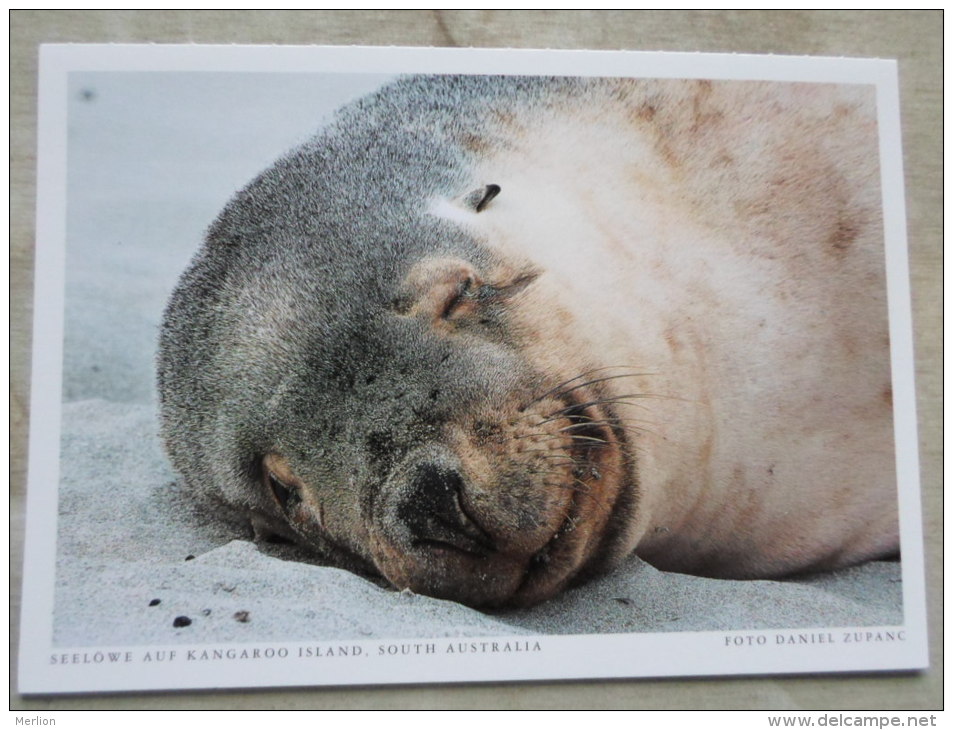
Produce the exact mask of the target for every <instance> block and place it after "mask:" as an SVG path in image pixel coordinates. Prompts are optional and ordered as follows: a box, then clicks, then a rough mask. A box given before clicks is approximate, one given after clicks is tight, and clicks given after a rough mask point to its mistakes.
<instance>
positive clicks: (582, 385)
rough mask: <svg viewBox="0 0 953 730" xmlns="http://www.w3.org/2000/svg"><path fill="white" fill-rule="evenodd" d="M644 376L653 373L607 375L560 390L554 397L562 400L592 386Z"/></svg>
mask: <svg viewBox="0 0 953 730" xmlns="http://www.w3.org/2000/svg"><path fill="white" fill-rule="evenodd" d="M643 375H651V373H645V372H638V373H622V374H621V375H607V376H606V377H604V378H594V379H593V380H587V381H586V382H584V383H579V384H578V385H574V386H573V387H571V388H567V389H566V390H560V391H559V392H558V393H554V394H553V395H555V396H556V397H559V398H561V397H563V396H565V395H568V394H569V393H572V392H573V391H574V390H579V389H580V388H587V387H589V386H591V385H596V384H597V383H605V382H607V381H609V380H618V379H619V378H638V377H640V376H643Z"/></svg>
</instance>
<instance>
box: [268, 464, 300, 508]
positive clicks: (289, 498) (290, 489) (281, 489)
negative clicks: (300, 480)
mask: <svg viewBox="0 0 953 730" xmlns="http://www.w3.org/2000/svg"><path fill="white" fill-rule="evenodd" d="M268 486H269V487H270V488H271V493H272V494H273V495H274V497H275V499H276V500H277V502H278V505H279V506H280V507H281V509H283V510H284V511H285V512H287V511H289V510H291V509H294V508H295V507H296V506H298V504H300V503H301V494H300V493H299V492H298V489H297V488H296V487H294V486H292V485H290V484H286V483H285V482H283V481H281V479H279V478H278V477H276V476H275V475H274V473H273V472H271V471H269V472H268Z"/></svg>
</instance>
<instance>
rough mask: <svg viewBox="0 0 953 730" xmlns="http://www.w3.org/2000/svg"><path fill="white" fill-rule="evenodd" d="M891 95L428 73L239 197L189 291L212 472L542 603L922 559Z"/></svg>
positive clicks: (322, 545)
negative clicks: (594, 593) (904, 424)
mask: <svg viewBox="0 0 953 730" xmlns="http://www.w3.org/2000/svg"><path fill="white" fill-rule="evenodd" d="M877 151H878V146H877V128H876V122H875V116H874V113H873V90H872V88H867V87H863V86H837V85H827V84H794V83H754V82H737V81H712V82H708V81H682V80H673V81H665V80H632V79H568V78H535V77H534V78H520V77H481V76H441V77H415V78H406V79H402V80H399V81H398V82H396V83H394V84H393V85H391V86H389V87H386V88H384V89H382V90H381V91H379V92H377V93H375V94H373V95H371V96H369V97H367V98H365V99H362V100H360V101H357V102H355V103H353V104H351V105H350V106H348V107H346V108H345V109H343V110H342V111H341V112H339V114H338V116H337V117H336V119H335V120H333V122H332V123H331V124H330V125H329V126H327V128H325V129H324V130H323V131H321V132H320V133H319V134H318V135H317V136H316V137H315V138H314V139H313V140H312V141H310V142H308V143H307V144H305V145H304V146H303V147H301V148H300V149H297V150H295V151H293V152H291V153H290V154H288V155H287V156H285V157H284V158H282V159H280V160H279V161H278V162H277V163H275V164H274V165H273V166H272V167H271V168H269V169H268V170H266V171H265V172H264V173H262V174H261V175H260V176H259V177H258V178H257V179H256V180H254V181H253V182H252V183H251V184H249V185H248V186H247V187H246V188H245V189H244V190H242V191H241V192H239V193H238V194H237V195H236V197H235V198H234V199H233V200H232V201H231V202H230V203H229V204H228V206H227V207H226V208H225V209H224V211H223V212H222V213H221V214H220V215H219V217H218V219H217V220H216V221H215V222H214V224H213V225H212V226H211V228H210V230H209V232H208V235H207V239H206V241H205V244H204V247H203V248H202V250H201V252H200V253H199V254H198V256H197V257H196V258H195V260H194V261H193V262H192V264H191V265H190V267H189V268H188V270H187V271H186V272H185V274H184V275H183V277H182V279H181V281H180V283H179V285H178V287H177V289H176V290H175V292H174V294H173V295H172V298H171V300H170V302H169V304H168V307H167V310H166V313H165V319H164V323H163V326H162V331H161V337H160V340H161V341H160V350H159V361H158V390H159V395H160V406H161V417H162V433H163V437H164V440H165V443H166V445H167V449H168V453H169V455H170V457H171V460H172V462H173V464H174V465H175V467H176V468H177V469H178V471H179V472H180V473H181V475H182V478H183V479H184V481H185V483H186V485H187V487H188V489H189V490H191V491H193V492H195V493H196V494H203V495H214V496H215V497H216V498H218V499H219V500H221V502H222V503H223V504H224V505H228V506H229V507H230V508H231V509H233V510H237V511H238V512H239V513H240V514H242V515H244V517H245V518H246V519H248V520H249V521H250V523H251V524H253V525H254V526H255V529H256V532H257V534H258V535H266V534H269V533H270V534H274V535H278V536H283V537H285V538H287V539H291V540H294V541H296V542H298V543H300V544H302V545H304V546H307V547H308V548H310V549H312V550H313V551H315V552H316V553H317V554H319V555H320V556H322V559H324V560H326V561H328V562H329V563H331V564H334V565H339V566H343V567H346V568H350V569H352V570H357V571H365V572H370V573H374V574H378V575H380V576H382V577H383V578H384V579H386V580H387V581H388V582H389V583H390V584H392V585H393V586H394V587H396V588H398V589H405V588H407V589H410V590H413V591H415V592H420V593H425V594H429V595H432V596H436V597H441V598H448V599H453V600H457V601H460V602H463V603H467V604H470V605H472V606H482V607H496V606H505V605H514V606H525V605H530V604H533V603H535V602H538V601H541V600H545V599H547V598H549V597H551V596H553V595H555V594H556V593H558V592H559V591H561V590H563V589H564V588H565V587H567V586H569V585H571V584H574V583H578V582H580V581H582V580H584V579H586V578H587V577H589V576H592V575H594V574H596V573H598V572H600V571H605V570H607V569H609V568H611V567H612V566H614V565H615V564H616V563H618V561H619V560H620V559H621V558H622V557H624V556H626V555H627V554H629V553H631V552H632V551H633V550H635V551H636V552H637V553H638V554H639V555H640V556H642V557H643V558H644V559H646V560H648V561H649V562H651V563H653V564H654V565H656V566H658V567H660V568H662V569H667V570H675V571H683V572H691V573H697V574H703V575H710V576H723V577H731V578H762V577H777V576H783V575H788V574H791V573H796V572H801V571H809V570H821V569H832V568H837V567H840V566H845V565H849V564H851V563H856V562H859V561H863V560H867V559H872V558H877V557H882V556H890V555H895V554H896V552H897V550H898V525H897V506H896V486H895V479H894V461H893V450H892V425H891V424H892V421H891V402H890V401H891V379H890V367H889V342H888V332H887V317H886V314H887V312H886V303H885V286H884V260H883V251H882V248H883V239H882V221H881V212H880V205H881V201H880V188H879V182H878V153H877Z"/></svg>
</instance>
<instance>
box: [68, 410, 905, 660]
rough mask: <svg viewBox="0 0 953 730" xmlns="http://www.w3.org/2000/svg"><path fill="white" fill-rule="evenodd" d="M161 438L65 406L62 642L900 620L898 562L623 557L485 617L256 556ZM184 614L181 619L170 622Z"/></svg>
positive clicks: (336, 573) (138, 415)
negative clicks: (737, 569)
mask: <svg viewBox="0 0 953 730" xmlns="http://www.w3.org/2000/svg"><path fill="white" fill-rule="evenodd" d="M155 434H156V422H155V415H154V409H153V408H152V407H151V406H149V405H131V404H117V403H109V402H106V401H101V400H89V401H82V402H77V403H71V404H68V405H67V406H66V407H65V409H64V418H63V437H62V444H63V451H62V463H63V464H64V469H63V477H62V480H61V485H60V488H61V494H60V512H59V514H60V526H59V541H58V562H57V575H58V577H59V581H58V586H57V590H56V599H55V606H56V609H55V622H54V642H55V643H56V644H57V645H61V646H89V645H98V646H103V645H106V646H116V645H142V644H156V645H164V644H174V643H178V642H182V643H189V644H196V643H223V642H232V641H236V642H241V641H294V640H315V641H319V640H337V639H370V638H408V637H447V636H507V635H515V634H586V633H630V632H672V631H706V630H730V629H778V628H794V627H812V626H848V625H892V624H897V623H900V622H901V619H902V613H901V591H900V587H901V583H900V564H899V563H895V562H875V563H870V564H867V565H864V566H860V567H857V568H852V569H849V570H844V571H840V572H838V573H833V574H824V575H820V576H815V577H812V578H809V579H801V580H797V581H785V582H780V581H725V580H712V579H706V578H698V577H692V576H686V575H680V574H675V573H665V572H661V571H658V570H656V569H654V568H653V567H651V566H650V565H647V564H645V563H644V562H642V561H640V560H638V559H637V558H632V559H630V560H628V561H627V562H626V563H625V564H624V565H623V566H621V567H620V568H618V569H617V570H615V571H614V572H612V573H611V574H610V575H607V576H605V577H602V578H601V579H598V580H595V581H592V582H590V583H589V584H586V585H584V586H581V587H579V588H576V589H574V590H570V591H568V592H566V593H565V594H563V595H562V596H559V597H557V598H556V599H554V600H551V601H549V602H547V603H544V604H542V605H539V606H536V607H534V608H532V609H523V610H513V611H498V612H494V613H492V614H487V613H482V612H480V611H475V610H473V609H470V608H467V607H465V606H461V605H459V604H456V603H453V602H450V601H443V600H436V599H433V598H429V597H426V596H418V595H414V594H412V593H410V592H407V591H404V592H397V591H394V590H392V589H389V588H386V587H382V586H380V585H378V584H376V583H374V582H372V581H370V580H367V579H365V578H363V577H360V576H357V575H353V574H351V573H348V572H346V571H342V570H339V569H337V568H329V567H322V566H319V565H315V564H310V563H309V562H304V561H305V560H307V559H308V558H307V556H305V555H303V554H297V553H296V551H295V550H294V549H290V548H278V547H273V546H270V545H263V546H257V545H256V544H255V543H253V542H251V541H249V539H248V538H249V537H250V536H249V535H247V534H244V533H243V530H242V529H241V528H240V527H238V526H236V525H232V524H229V523H227V522H224V521H222V520H218V519H216V518H215V517H214V516H212V515H207V514H205V513H204V512H203V511H202V510H200V509H197V508H196V505H195V503H194V502H193V501H192V500H190V499H189V497H188V495H187V494H183V493H182V492H181V491H180V489H179V486H178V484H177V481H176V478H175V475H174V474H173V472H172V471H171V468H170V467H169V465H168V464H167V462H166V460H165V457H164V454H163V453H162V449H161V446H160V443H159V441H158V438H157V437H156V435H155ZM269 553H271V554H269ZM275 553H278V554H275ZM156 601H158V603H155V602H156ZM153 604H154V605H153ZM179 617H186V618H187V619H189V621H190V623H189V624H188V625H187V626H175V625H174V624H175V622H176V619H177V618H179Z"/></svg>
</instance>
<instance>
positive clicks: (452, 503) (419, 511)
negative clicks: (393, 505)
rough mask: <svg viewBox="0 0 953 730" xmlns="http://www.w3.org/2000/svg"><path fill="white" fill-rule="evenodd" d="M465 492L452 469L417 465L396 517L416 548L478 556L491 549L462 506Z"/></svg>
mask: <svg viewBox="0 0 953 730" xmlns="http://www.w3.org/2000/svg"><path fill="white" fill-rule="evenodd" d="M464 489H465V484H464V480H463V477H462V476H461V475H460V474H459V472H457V471H456V470H454V469H450V468H447V467H445V466H442V465H436V464H432V463H424V464H419V465H418V466H417V468H416V469H415V470H414V471H413V473H412V475H411V477H410V481H409V484H408V487H407V489H406V492H405V494H404V498H403V500H402V502H401V505H400V507H399V508H398V510H397V517H398V519H399V520H400V521H401V522H403V524H404V526H405V527H406V528H407V529H408V530H409V531H410V533H411V535H412V536H413V538H414V541H415V543H416V544H417V545H418V546H420V545H423V546H428V547H453V548H456V549H458V550H463V551H464V552H469V553H477V554H486V553H487V552H488V551H490V550H492V542H491V541H490V539H489V537H488V535H487V534H486V533H485V532H484V531H483V530H482V529H481V528H480V526H479V525H478V524H477V523H476V521H475V520H474V519H473V518H472V517H471V516H470V515H469V514H467V512H466V509H465V508H464V506H463V502H462V499H461V498H462V496H463V493H464Z"/></svg>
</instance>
